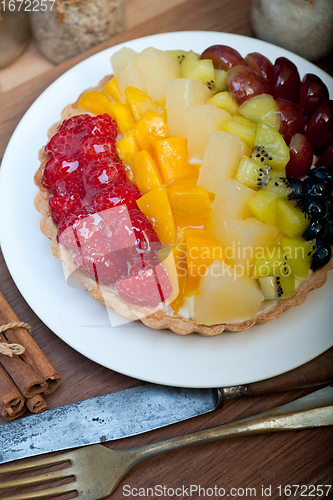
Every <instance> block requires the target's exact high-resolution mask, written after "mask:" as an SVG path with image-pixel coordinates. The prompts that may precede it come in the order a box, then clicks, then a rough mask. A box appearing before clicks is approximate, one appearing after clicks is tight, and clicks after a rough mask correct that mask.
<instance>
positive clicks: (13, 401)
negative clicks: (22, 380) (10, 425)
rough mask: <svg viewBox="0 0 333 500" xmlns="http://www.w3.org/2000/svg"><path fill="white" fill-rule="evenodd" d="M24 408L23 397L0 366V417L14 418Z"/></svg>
mask: <svg viewBox="0 0 333 500" xmlns="http://www.w3.org/2000/svg"><path fill="white" fill-rule="evenodd" d="M23 406H24V397H23V396H22V394H21V393H20V391H19V390H18V388H17V387H16V385H15V384H14V383H13V381H12V380H11V379H10V377H9V376H8V374H7V373H6V371H5V370H4V369H3V368H2V367H1V366H0V407H1V416H2V417H5V418H8V417H10V418H16V416H17V415H18V414H19V413H20V411H21V410H22V408H23Z"/></svg>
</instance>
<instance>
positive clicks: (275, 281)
mask: <svg viewBox="0 0 333 500" xmlns="http://www.w3.org/2000/svg"><path fill="white" fill-rule="evenodd" d="M258 282H259V285H260V288H261V291H262V293H263V295H264V296H265V299H266V300H276V299H286V298H287V297H292V296H293V295H295V292H296V287H295V278H294V276H292V275H290V276H275V275H274V276H265V277H263V278H259V279H258Z"/></svg>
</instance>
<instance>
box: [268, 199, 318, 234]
mask: <svg viewBox="0 0 333 500" xmlns="http://www.w3.org/2000/svg"><path fill="white" fill-rule="evenodd" d="M276 225H277V227H278V228H279V229H280V230H281V231H282V232H283V233H284V234H286V235H287V236H289V238H296V237H298V236H300V235H301V234H303V233H304V231H305V230H306V229H307V228H308V227H309V225H310V216H309V214H308V213H307V212H305V211H304V209H303V208H302V207H301V206H300V205H298V204H297V203H295V202H294V201H292V200H286V199H284V198H278V200H277V202H276Z"/></svg>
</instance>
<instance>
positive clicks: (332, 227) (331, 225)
mask: <svg viewBox="0 0 333 500" xmlns="http://www.w3.org/2000/svg"><path fill="white" fill-rule="evenodd" d="M324 229H325V233H324V236H323V238H324V240H325V241H326V243H328V244H329V245H333V222H332V221H331V220H326V222H325V226H324Z"/></svg>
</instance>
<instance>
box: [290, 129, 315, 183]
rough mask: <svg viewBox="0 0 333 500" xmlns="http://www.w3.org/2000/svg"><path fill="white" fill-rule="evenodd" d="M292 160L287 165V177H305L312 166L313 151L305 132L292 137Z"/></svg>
mask: <svg viewBox="0 0 333 500" xmlns="http://www.w3.org/2000/svg"><path fill="white" fill-rule="evenodd" d="M289 151H290V160H289V162H288V163H287V166H286V176H287V177H297V178H299V179H300V178H301V177H304V176H305V175H306V174H307V173H308V171H309V170H310V168H311V165H312V159H313V153H312V148H311V146H310V144H309V141H308V140H307V138H306V137H305V135H303V134H296V135H294V136H293V137H292V138H291V141H290V145H289Z"/></svg>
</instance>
